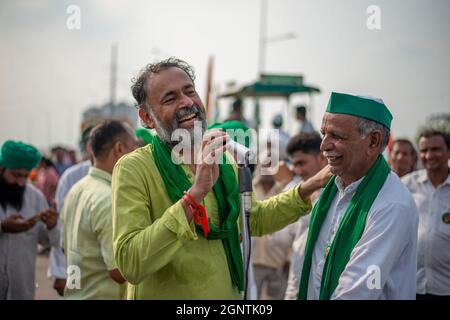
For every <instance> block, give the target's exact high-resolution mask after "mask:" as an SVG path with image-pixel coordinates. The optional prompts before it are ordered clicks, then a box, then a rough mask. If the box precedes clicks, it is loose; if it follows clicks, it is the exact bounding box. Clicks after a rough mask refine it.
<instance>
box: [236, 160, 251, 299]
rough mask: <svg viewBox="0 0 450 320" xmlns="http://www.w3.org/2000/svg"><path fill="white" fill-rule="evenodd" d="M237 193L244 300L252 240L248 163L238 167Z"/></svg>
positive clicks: (245, 297)
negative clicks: (239, 204)
mask: <svg viewBox="0 0 450 320" xmlns="http://www.w3.org/2000/svg"><path fill="white" fill-rule="evenodd" d="M238 178H239V193H240V194H241V216H242V229H243V230H242V238H243V239H242V246H243V256H244V300H248V299H249V298H250V287H249V283H248V277H249V269H250V262H251V246H252V238H251V232H250V212H251V211H252V191H253V186H252V173H251V172H250V169H249V167H248V163H246V164H245V165H239V166H238Z"/></svg>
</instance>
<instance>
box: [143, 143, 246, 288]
mask: <svg viewBox="0 0 450 320" xmlns="http://www.w3.org/2000/svg"><path fill="white" fill-rule="evenodd" d="M151 148H152V153H153V158H154V159H155V163H156V166H157V168H158V171H159V173H160V175H161V177H162V179H163V181H164V185H165V187H166V190H167V193H168V194H169V197H170V199H171V200H172V201H173V202H174V203H175V202H177V201H179V200H180V199H181V198H182V197H183V195H184V191H187V190H188V189H189V188H190V187H191V186H192V184H191V182H190V181H189V179H188V177H187V176H186V173H185V172H184V170H183V168H182V167H181V166H180V165H175V164H174V163H173V162H172V159H171V150H170V149H169V147H168V146H167V145H166V144H165V143H163V142H162V141H161V139H160V138H159V137H158V136H156V135H155V136H152V142H151ZM223 157H224V158H223V160H224V161H223V162H222V163H223V164H220V165H219V178H218V179H217V182H216V183H215V185H214V186H213V191H214V195H215V196H216V199H217V203H218V206H219V218H220V225H221V227H217V226H215V225H213V224H212V223H211V221H209V228H210V232H209V233H208V237H207V239H208V240H218V239H221V240H222V242H223V246H224V249H225V254H226V257H227V262H228V268H229V270H230V276H231V280H232V282H233V285H235V286H236V287H237V288H238V289H239V290H240V291H242V290H243V288H244V274H243V262H242V253H241V245H240V237H239V230H238V225H237V220H238V217H239V214H240V197H239V190H238V183H237V178H236V173H235V172H234V169H233V167H232V165H230V164H226V161H225V155H223ZM195 226H196V230H197V232H199V233H200V234H202V235H203V236H204V232H203V228H202V226H201V225H197V224H196V225H195Z"/></svg>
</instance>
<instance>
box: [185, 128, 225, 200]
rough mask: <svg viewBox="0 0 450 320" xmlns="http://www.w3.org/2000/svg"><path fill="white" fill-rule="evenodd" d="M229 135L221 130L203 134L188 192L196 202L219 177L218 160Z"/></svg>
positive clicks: (201, 198)
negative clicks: (193, 178)
mask: <svg viewBox="0 0 450 320" xmlns="http://www.w3.org/2000/svg"><path fill="white" fill-rule="evenodd" d="M229 139H230V137H229V136H228V135H227V134H226V133H225V132H223V131H221V130H213V131H210V132H208V133H207V134H205V136H204V137H203V141H202V149H201V150H202V151H201V152H199V154H198V157H197V165H196V172H195V181H194V184H193V185H192V187H191V188H190V189H189V190H188V193H189V194H190V195H191V196H192V197H194V199H195V200H196V201H197V202H201V201H202V200H203V199H204V198H205V197H206V195H207V194H208V192H209V191H211V189H212V187H213V186H214V184H215V183H216V181H217V178H218V177H219V165H218V160H219V159H220V157H221V155H222V154H223V153H224V152H225V150H226V142H227V141H228V140H229Z"/></svg>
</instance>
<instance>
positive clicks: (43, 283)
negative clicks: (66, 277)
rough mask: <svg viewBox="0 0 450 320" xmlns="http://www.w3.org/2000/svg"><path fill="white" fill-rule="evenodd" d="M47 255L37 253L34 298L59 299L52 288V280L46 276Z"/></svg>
mask: <svg viewBox="0 0 450 320" xmlns="http://www.w3.org/2000/svg"><path fill="white" fill-rule="evenodd" d="M47 266H48V257H47V256H45V255H38V256H37V261H36V296H35V299H36V300H56V299H61V297H59V296H58V294H57V293H56V291H55V290H54V289H53V281H52V280H50V279H49V278H48V277H47Z"/></svg>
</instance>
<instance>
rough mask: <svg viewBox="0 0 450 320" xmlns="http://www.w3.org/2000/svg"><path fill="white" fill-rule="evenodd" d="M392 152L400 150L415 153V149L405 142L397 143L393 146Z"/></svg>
mask: <svg viewBox="0 0 450 320" xmlns="http://www.w3.org/2000/svg"><path fill="white" fill-rule="evenodd" d="M392 150H398V151H408V152H411V153H413V152H414V148H413V146H412V145H410V144H409V143H408V142H405V141H395V142H394V143H393V145H392Z"/></svg>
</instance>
